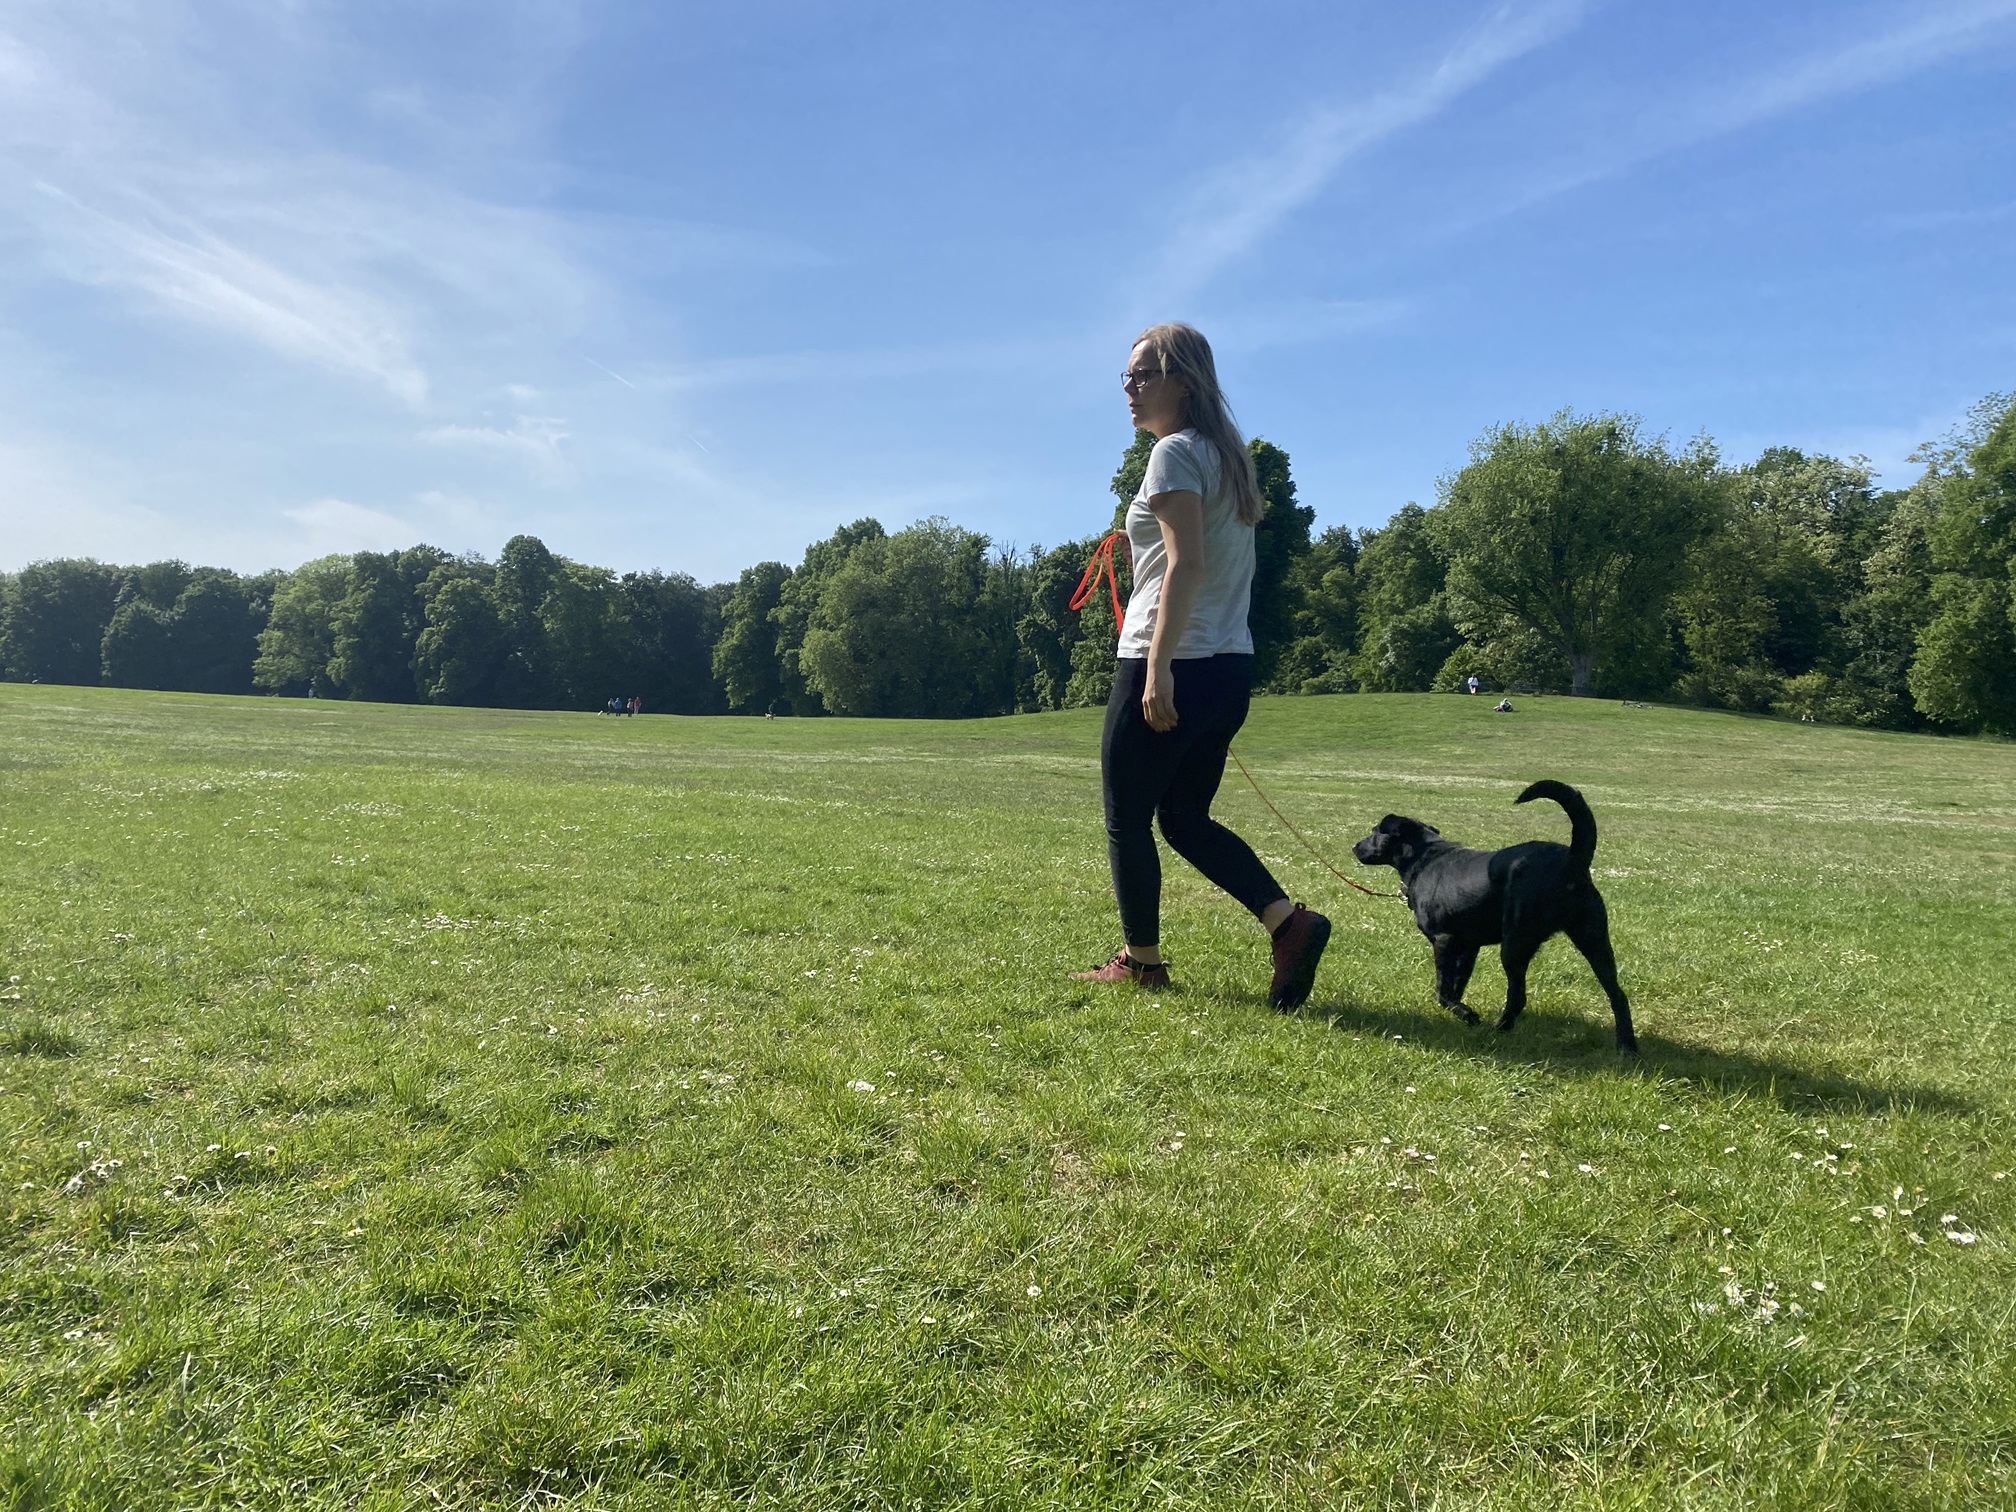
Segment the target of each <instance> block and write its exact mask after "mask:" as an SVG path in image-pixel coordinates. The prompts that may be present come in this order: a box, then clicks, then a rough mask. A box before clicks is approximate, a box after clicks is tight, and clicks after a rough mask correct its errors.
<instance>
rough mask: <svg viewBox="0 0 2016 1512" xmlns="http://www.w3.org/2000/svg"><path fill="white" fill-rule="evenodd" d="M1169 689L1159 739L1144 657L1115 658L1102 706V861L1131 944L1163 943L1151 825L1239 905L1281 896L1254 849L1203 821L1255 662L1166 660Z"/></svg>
mask: <svg viewBox="0 0 2016 1512" xmlns="http://www.w3.org/2000/svg"><path fill="white" fill-rule="evenodd" d="M1170 669H1171V671H1172V673H1173V675H1174V678H1175V684H1176V689H1175V691H1176V728H1175V729H1173V730H1165V731H1163V732H1162V733H1161V734H1159V735H1158V734H1157V733H1156V732H1155V731H1153V730H1151V729H1149V728H1148V721H1147V720H1145V719H1143V718H1142V717H1141V691H1142V689H1143V687H1144V686H1145V685H1146V683H1147V680H1148V662H1147V660H1146V658H1144V657H1123V658H1121V660H1120V661H1119V663H1118V665H1117V666H1116V667H1115V669H1114V673H1113V696H1112V697H1111V698H1110V699H1108V700H1107V702H1106V733H1105V735H1104V736H1103V737H1102V738H1101V740H1100V742H1099V767H1100V772H1101V774H1102V775H1103V777H1104V778H1105V790H1106V854H1107V858H1108V859H1109V860H1110V861H1111V862H1112V866H1113V893H1114V896H1115V897H1117V898H1118V899H1119V900H1120V930H1121V933H1122V934H1123V935H1124V936H1125V937H1126V940H1127V943H1128V944H1129V945H1154V944H1158V943H1159V942H1160V940H1161V924H1162V919H1161V915H1162V858H1161V856H1160V854H1159V853H1158V852H1157V851H1156V849H1155V836H1154V834H1153V832H1152V831H1151V830H1150V829H1149V827H1148V826H1149V821H1150V820H1151V819H1156V818H1159V819H1160V820H1161V821H1162V837H1163V839H1165V840H1167V841H1168V842H1169V845H1170V848H1171V849H1172V850H1174V851H1175V852H1176V854H1177V855H1179V856H1181V857H1182V858H1183V859H1184V860H1185V861H1188V862H1189V863H1190V864H1191V865H1192V866H1194V867H1196V868H1197V870H1199V871H1200V872H1202V873H1204V875H1205V876H1206V877H1208V878H1210V879H1211V881H1213V882H1214V883H1216V884H1217V885H1218V886H1219V887H1221V888H1223V889H1224V890H1225V891H1226V892H1228V893H1230V894H1231V895H1232V896H1233V898H1235V899H1236V900H1237V901H1239V902H1240V903H1243V904H1245V905H1246V907H1247V908H1248V909H1250V910H1251V911H1252V912H1253V914H1254V916H1255V917H1256V918H1257V917H1258V916H1259V915H1260V914H1261V913H1263V912H1264V911H1265V910H1266V908H1267V906H1268V905H1269V904H1271V903H1276V902H1279V901H1280V900H1281V899H1283V898H1285V897H1287V896H1288V895H1287V894H1286V893H1285V892H1283V891H1282V890H1281V885H1280V883H1278V882H1276V881H1275V880H1274V879H1273V877H1271V876H1270V875H1268V872H1267V868H1266V867H1264V866H1262V865H1261V864H1260V858H1259V857H1258V856H1256V855H1254V854H1253V847H1252V846H1250V845H1248V844H1247V843H1246V842H1245V841H1244V840H1241V839H1240V838H1239V837H1238V836H1237V835H1235V834H1233V833H1232V831H1230V830H1229V829H1227V828H1225V826H1224V825H1222V824H1220V823H1219V822H1218V821H1217V820H1216V819H1213V818H1212V817H1211V800H1212V798H1213V797H1215V796H1216V795H1217V792H1218V783H1219V781H1220V780H1221V779H1222V778H1223V777H1224V775H1225V753H1226V751H1227V750H1228V749H1230V747H1231V745H1232V737H1233V736H1234V735H1236V734H1238V733H1239V727H1240V726H1241V725H1242V724H1244V723H1245V722H1246V708H1247V705H1248V703H1249V702H1250V701H1251V699H1252V690H1253V658H1252V657H1250V656H1207V657H1201V658H1199V659H1197V660H1195V661H1177V662H1172V663H1170Z"/></svg>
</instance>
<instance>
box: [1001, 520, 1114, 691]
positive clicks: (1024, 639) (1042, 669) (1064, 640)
mask: <svg viewBox="0 0 2016 1512" xmlns="http://www.w3.org/2000/svg"><path fill="white" fill-rule="evenodd" d="M1098 544H1099V538H1098V537H1096V536H1090V537H1087V538H1086V539H1085V540H1082V541H1067V542H1065V543H1064V544H1063V545H1062V546H1056V547H1052V548H1051V549H1050V550H1049V551H1043V550H1040V549H1039V550H1037V551H1036V552H1034V553H1033V554H1032V555H1031V557H1030V559H1029V562H1028V565H1027V568H1026V570H1025V572H1024V574H1023V580H1024V584H1025V592H1024V595H1023V609H1022V612H1021V614H1020V615H1018V616H1017V617H1016V620H1015V642H1016V645H1017V647H1018V648H1019V651H1020V657H1019V660H1018V667H1019V684H1018V702H1020V704H1021V705H1022V706H1023V707H1026V708H1030V709H1063V708H1069V707H1071V706H1072V702H1071V698H1070V690H1071V680H1072V676H1073V672H1074V656H1075V654H1076V652H1077V650H1078V648H1079V647H1080V646H1087V647H1089V648H1090V649H1091V651H1093V652H1095V653H1096V652H1098V651H1099V650H1100V648H1099V647H1098V646H1097V645H1096V644H1094V642H1095V641H1096V640H1097V638H1098V633H1099V630H1100V629H1103V632H1104V634H1105V636H1106V645H1105V648H1104V649H1105V655H1106V660H1107V662H1109V663H1110V661H1111V652H1112V637H1113V629H1112V625H1113V610H1112V607H1111V605H1110V603H1109V602H1108V598H1107V594H1106V591H1105V589H1103V588H1102V589H1100V590H1099V594H1098V599H1099V604H1100V608H1099V610H1097V611H1096V617H1097V626H1098V627H1099V628H1098V629H1094V628H1091V627H1088V625H1087V623H1086V620H1087V617H1088V616H1091V615H1094V614H1095V611H1094V609H1093V608H1092V606H1091V605H1090V604H1088V605H1086V607H1085V609H1084V610H1082V611H1080V610H1075V609H1073V608H1072V607H1071V596H1072V593H1073V592H1074V591H1075V590H1076V589H1077V587H1078V581H1079V579H1080V578H1081V577H1082V576H1083V575H1084V571H1085V564H1086V562H1087V561H1089V560H1090V559H1091V556H1092V552H1093V550H1094V548H1095V547H1097V546H1098ZM1122 571H1123V574H1124V571H1125V569H1124V568H1123V569H1122ZM1107 676H1108V677H1109V678H1110V676H1111V672H1110V670H1109V671H1108V673H1107ZM1100 701H1102V702H1103V701H1104V700H1103V697H1102V699H1101V700H1100Z"/></svg>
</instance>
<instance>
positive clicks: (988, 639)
mask: <svg viewBox="0 0 2016 1512" xmlns="http://www.w3.org/2000/svg"><path fill="white" fill-rule="evenodd" d="M1151 446H1152V438H1151V437H1149V436H1147V435H1145V434H1141V435H1137V436H1136V437H1135V439H1134V443H1133V444H1132V445H1131V446H1130V447H1129V448H1128V449H1127V451H1126V452H1125V454H1124V455H1123V456H1122V458H1121V463H1120V467H1119V470H1118V471H1117V472H1116V473H1115V475H1114V477H1113V481H1112V487H1113V492H1114V494H1115V495H1116V497H1117V498H1118V500H1119V501H1120V505H1119V508H1118V509H1116V511H1115V523H1116V524H1117V522H1118V519H1119V516H1120V513H1121V512H1122V511H1124V509H1125V505H1126V501H1127V500H1129V499H1131V498H1132V497H1133V495H1134V492H1135V490H1136V489H1137V488H1138V487H1139V485H1140V480H1141V476H1142V473H1143V470H1144V468H1145V466H1146V463H1147V456H1148V451H1149V448H1150V447H1151ZM1251 450H1252V455H1253V460H1254V466H1255V470H1256V472H1257V474H1258V476H1259V479H1260V483H1261V489H1262V492H1263V493H1264V494H1265V496H1266V498H1267V501H1268V507H1267V512H1266V515H1265V517H1264V518H1263V520H1262V522H1261V524H1260V527H1259V531H1258V537H1257V553H1256V555H1257V568H1256V576H1255V583H1254V596H1253V614H1252V629H1253V639H1254V650H1255V659H1256V663H1257V669H1256V670H1257V676H1258V678H1259V682H1260V686H1261V687H1262V689H1263V690H1265V691H1268V692H1272V693H1280V694H1300V693H1348V692H1358V691H1375V692H1420V691H1430V690H1442V691H1453V690H1455V689H1457V688H1458V687H1460V686H1462V684H1463V683H1464V682H1465V681H1466V680H1467V679H1468V678H1469V677H1470V676H1472V675H1475V676H1477V677H1478V678H1479V679H1480V680H1481V681H1482V682H1483V683H1484V684H1485V685H1486V686H1487V687H1490V688H1492V689H1494V690H1496V689H1501V688H1506V689H1530V690H1533V691H1559V692H1572V693H1577V694H1595V695H1603V696H1610V697H1632V698H1648V699H1667V700H1674V701H1679V702H1686V703H1693V704H1700V705H1706V706H1711V707H1721V708H1730V709H1738V710H1748V711H1754V712H1775V713H1780V714H1788V715H1796V716H1799V717H1802V718H1810V719H1815V720H1820V721H1825V722H1829V723H1844V724H1856V725H1864V726H1870V727H1875V728H1884V729H1925V728H1931V729H1940V730H1949V731H1959V732H1984V731H1985V732H1994V733H2001V734H2016V679H2012V677H2011V669H2012V666H2016V628H2012V627H2016V402H2012V396H2008V395H1994V396H1990V397H1989V398H1988V399H1986V400H1984V401H1983V402H1982V403H1981V404H1980V405H1977V406H1976V407H1975V409H1974V410H1973V411H1972V412H1970V415H1969V417H1968V420H1967V422H1966V423H1965V424H1964V425H1963V426H1962V427H1961V428H1960V429H1959V430H1958V431H1956V432H1955V433H1954V434H1953V435H1952V436H1951V437H1949V438H1947V440H1945V441H1943V442H1940V443H1937V444H1933V445H1929V446H1927V447H1926V448H1924V449H1923V450H1922V451H1921V452H1920V453H1919V454H1918V455H1917V457H1916V458H1915V459H1914V460H1916V461H1917V462H1919V463H1920V464H1922V466H1923V469H1924V471H1923V473H1922V475H1921V476H1920V477H1919V478H1918V479H1917V480H1916V481H1915V482H1914V483H1912V484H1911V485H1910V486H1909V487H1906V488H1901V489H1890V490H1879V489H1877V488H1875V487H1874V485H1873V482H1872V480H1871V477H1870V473H1869V470H1868V468H1867V466H1866V465H1865V464H1864V463H1862V462H1861V461H1859V460H1850V461H1843V460H1841V459H1838V458H1834V457H1827V456H1818V455H1807V454H1805V453H1802V452H1799V451H1796V450H1793V449H1791V448H1785V447H1781V448H1774V449H1772V450H1770V451H1767V452H1765V453H1764V454H1763V455H1762V456H1761V457H1759V458H1758V459H1757V460H1756V461H1754V462H1751V463H1748V464H1746V465H1741V466H1730V465H1726V464H1725V463H1724V462H1723V461H1722V459H1721V458H1720V456H1719V455H1718V454H1717V452H1716V450H1715V448H1714V446H1713V444H1712V443H1710V442H1708V441H1707V440H1705V439H1701V440H1696V441H1695V442H1693V443H1691V444H1689V445H1687V446H1685V447H1683V448H1680V449H1677V450H1676V449H1673V448H1671V447H1669V446H1668V445H1667V444H1666V442H1665V441H1664V440H1663V439H1661V438H1657V437H1651V436H1648V435H1646V434H1645V433H1644V432H1643V431H1642V429H1641V428H1640V426H1639V425H1638V424H1637V422H1635V421H1634V420H1633V419H1631V418H1630V417H1628V416H1619V415H1608V414H1599V415H1574V414H1569V413H1566V412H1564V413H1562V414H1559V415H1556V416H1554V417H1553V418H1551V419H1549V420H1546V421H1544V422H1541V423H1538V424H1532V425H1505V426H1502V427H1499V428H1496V429H1494V430H1492V431H1490V432H1488V433H1486V434H1485V435H1484V436H1482V437H1480V438H1479V439H1478V440H1477V442H1476V443H1475V444H1474V445H1473V446H1472V448H1471V453H1470V457H1469V459H1468V461H1467V462H1466V463H1465V465H1464V466H1462V467H1461V468H1459V469H1458V470H1457V471H1456V472H1454V473H1453V474H1451V475H1450V476H1449V477H1447V478H1446V479H1444V480H1443V482H1442V484H1441V485H1440V488H1439V490H1438V498H1437V501H1436V503H1435V504H1434V505H1433V506H1431V507H1429V508H1425V509H1424V508H1422V507H1420V506H1419V505H1417V504H1411V503H1410V504H1408V505H1406V506H1405V507H1404V508H1402V509H1401V510H1400V511H1399V512H1398V513H1397V514H1395V515H1394V516H1393V517H1392V518H1391V519H1390V520H1388V521H1387V522H1386V524H1385V525H1383V526H1380V527H1378V528H1376V529H1364V530H1361V531H1357V532H1353V531H1352V530H1350V529H1348V528H1346V527H1342V526H1339V527H1336V528H1333V529H1330V530H1326V531H1324V532H1322V533H1321V534H1320V535H1314V536H1312V534H1311V532H1312V529H1313V525H1314V520H1315V511H1314V510H1313V509H1312V508H1310V507H1309V506H1307V505H1304V504H1302V503H1301V502H1300V501H1299V500H1298V499H1297V496H1296V489H1295V482H1294V478H1293V475H1292V472H1291V469H1290V465H1289V458H1288V454H1287V453H1286V452H1285V451H1283V450H1282V449H1281V448H1280V447H1278V446H1275V445H1273V444H1272V443H1270V442H1267V441H1265V440H1255V441H1254V442H1253V443H1252V448H1251ZM1097 540H1098V538H1097V537H1096V536H1088V537H1086V538H1085V539H1082V540H1076V541H1067V542H1065V543H1063V544H1061V545H1059V546H1055V547H1052V548H1049V549H1044V548H1042V547H1035V548H1031V549H1028V550H1017V549H1015V548H1013V547H1003V546H997V545H995V544H994V543H993V542H991V541H990V540H989V539H988V538H987V537H986V536H984V535H980V534H977V533H975V532H973V531H969V530H965V529H962V528H961V527H959V526H957V525H954V524H951V523H950V522H948V521H946V520H943V519H932V520H927V521H924V522H922V523H921V524H917V525H913V526H910V527H909V528H908V529H905V530H899V531H896V532H894V533H891V532H888V531H885V530H884V529H883V527H882V526H881V525H880V524H879V523H878V522H877V521H875V520H873V519H863V520H857V521H855V522H854V523H853V524H851V525H847V526H843V527H842V528H841V529H839V530H837V531H835V532H834V533H833V535H831V536H829V537H828V538H827V539H825V540H823V541H819V542H816V543H815V544H813V545H812V546H811V547H810V548H808V549H807V551H806V553H805V556H804V559H803V560H802V561H801V562H799V564H798V565H797V566H796V567H791V566H787V565H786V564H784V563H782V562H764V563H760V564H759V565H757V566H754V567H751V568H749V569H748V570H746V571H745V572H743V573H742V574H741V576H740V577H739V578H738V579H737V581H735V582H733V583H721V584H714V585H711V586H707V585H702V584H700V583H699V582H697V581H695V580H694V579H693V578H692V577H690V576H687V575H685V574H683V573H663V572H630V573H624V574H621V575H619V574H617V573H616V572H614V571H611V570H610V569H608V568H606V567H596V566H590V565H587V564H583V563H579V562H573V561H569V560H568V559H566V558H565V557H561V556H558V555H556V554H555V553H553V552H551V551H550V550H548V549H547V548H546V547H545V546H544V545H543V544H542V543H541V542H540V541H539V540H537V539H536V538H535V537H532V536H527V535H521V536H517V537H514V538H513V539H512V540H510V541H509V542H507V543H506V544H505V546H504V548H503V550H502V551H501V552H500V553H499V554H498V557H497V559H496V561H494V562H491V561H489V560H486V559H485V558H483V557H480V556H475V555H464V556H451V555H450V554H448V553H447V552H444V551H440V550H438V549H436V548H434V547H430V546H414V547H411V548H409V549H407V550H404V551H394V552H368V551H366V552H357V553H354V554H351V555H338V556H329V557H323V558H321V559H319V560H316V561H312V562H309V563H307V564H305V565H304V566H302V567H300V568H298V569H297V570H295V571H293V572H269V573H265V574H261V575H258V576H254V577H245V576H240V575H239V574H236V573H232V572H228V571H224V570H221V569H217V568H208V567H197V568H192V567H189V566H187V565H185V564H183V563H181V562H154V563H150V564H148V565H146V566H141V567H120V566H113V565H109V564H106V563H102V562H98V561H95V560H89V559H64V560H56V561H42V562H36V563H33V564H32V565H30V566H28V567H26V568H24V569H23V570H22V571H20V572H18V573H13V574H0V677H4V678H6V679H9V680H12V681H34V682H52V683H102V684H109V685H112V686H118V687H133V688H160V689H175V690H183V691H190V692H205V693H251V692H255V691H264V692H269V693H278V694H291V695H303V694H310V693H313V694H315V695H318V696H322V697H334V698H351V699H367V700H374V701H384V702H429V703H442V704H467V705H490V706H498V707H511V708H576V709H591V708H599V707H601V706H602V705H603V704H604V703H605V702H606V701H607V700H608V699H609V698H610V697H612V696H622V697H629V696H633V695H634V696H638V697H641V698H642V699H643V700H644V703H645V707H646V708H647V709H648V710H650V711H653V712H666V713H684V714H710V713H751V714H760V713H775V714H795V715H818V714H844V715H856V716H871V717H899V718H900V717H935V718H959V717H970V716H978V715H989V714H1003V713H1011V712H1017V711H1032V710H1040V709H1056V708H1066V707H1074V706H1080V705H1088V704H1098V703H1103V702H1104V701H1105V698H1106V695H1107V692H1108V690H1109V688H1110V686H1111V670H1112V669H1111V657H1112V648H1113V635H1114V626H1113V623H1112V611H1111V609H1110V608H1109V607H1108V601H1107V598H1106V596H1105V595H1104V594H1100V595H1097V596H1095V597H1094V599H1093V600H1092V602H1091V603H1090V604H1089V605H1088V606H1087V607H1086V608H1085V610H1084V611H1083V612H1073V611H1072V610H1070V608H1069V607H1068V604H1069V600H1070V597H1071V594H1072V590H1073V588H1074V587H1075V586H1076V584H1077V582H1078V578H1079V574H1080V572H1081V570H1082V569H1083V567H1084V564H1085V562H1086V560H1087V558H1088V556H1089V555H1090V553H1091V550H1092V548H1093V547H1094V545H1095V544H1096V543H1097ZM1122 581H1123V591H1124V584H1125V570H1124V567H1123V569H1122Z"/></svg>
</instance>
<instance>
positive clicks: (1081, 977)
mask: <svg viewBox="0 0 2016 1512" xmlns="http://www.w3.org/2000/svg"><path fill="white" fill-rule="evenodd" d="M1071 980H1072V981H1074V982H1132V983H1133V984H1134V985H1135V986H1136V987H1155V988H1162V987H1167V986H1168V985H1169V963H1168V962H1167V961H1157V962H1156V963H1155V964H1154V965H1153V966H1144V965H1143V964H1142V963H1141V962H1139V961H1137V960H1135V959H1134V957H1132V956H1130V955H1129V954H1127V950H1126V947H1125V946H1122V947H1121V948H1120V949H1119V950H1118V951H1116V952H1115V953H1114V956H1113V959H1112V960H1110V961H1108V962H1107V963H1106V964H1105V965H1104V966H1099V967H1095V968H1094V969H1093V970H1091V971H1074V972H1072V973H1071Z"/></svg>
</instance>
